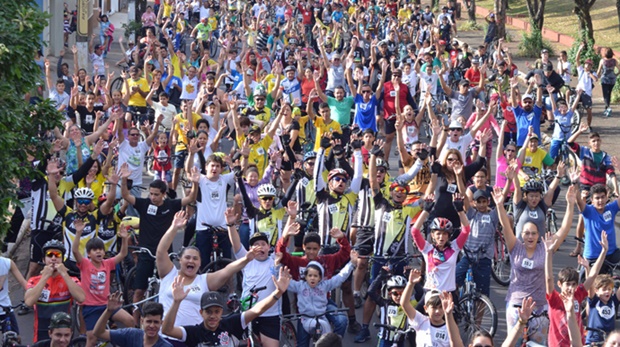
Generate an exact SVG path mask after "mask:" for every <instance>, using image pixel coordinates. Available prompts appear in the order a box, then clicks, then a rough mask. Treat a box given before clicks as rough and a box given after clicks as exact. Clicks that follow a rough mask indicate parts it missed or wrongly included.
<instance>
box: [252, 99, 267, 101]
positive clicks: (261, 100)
mask: <svg viewBox="0 0 620 347" xmlns="http://www.w3.org/2000/svg"><path fill="white" fill-rule="evenodd" d="M254 100H256V101H265V98H256V99H254Z"/></svg>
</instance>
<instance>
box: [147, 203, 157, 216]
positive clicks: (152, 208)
mask: <svg viewBox="0 0 620 347" xmlns="http://www.w3.org/2000/svg"><path fill="white" fill-rule="evenodd" d="M146 213H147V214H150V215H151V216H154V215H156V214H157V206H155V205H149V207H148V208H147V209H146Z"/></svg>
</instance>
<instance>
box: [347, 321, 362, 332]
mask: <svg viewBox="0 0 620 347" xmlns="http://www.w3.org/2000/svg"><path fill="white" fill-rule="evenodd" d="M347 331H348V332H349V334H359V332H360V331H362V325H361V324H360V323H358V322H357V321H355V320H354V321H353V322H349V327H347Z"/></svg>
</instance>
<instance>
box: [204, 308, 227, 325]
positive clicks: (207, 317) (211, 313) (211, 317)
mask: <svg viewBox="0 0 620 347" xmlns="http://www.w3.org/2000/svg"><path fill="white" fill-rule="evenodd" d="M222 313H224V310H223V309H222V308H221V307H218V306H211V307H207V308H205V309H202V310H200V315H201V316H202V319H203V320H204V324H205V327H206V328H207V329H208V330H211V331H214V330H216V329H217V328H218V327H219V326H220V321H221V320H222Z"/></svg>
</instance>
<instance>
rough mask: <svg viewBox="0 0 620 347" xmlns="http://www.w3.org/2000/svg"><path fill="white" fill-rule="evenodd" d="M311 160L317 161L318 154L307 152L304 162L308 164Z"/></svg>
mask: <svg viewBox="0 0 620 347" xmlns="http://www.w3.org/2000/svg"><path fill="white" fill-rule="evenodd" d="M310 159H316V152H314V151H310V152H306V154H304V162H306V161H307V160H310Z"/></svg>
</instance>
